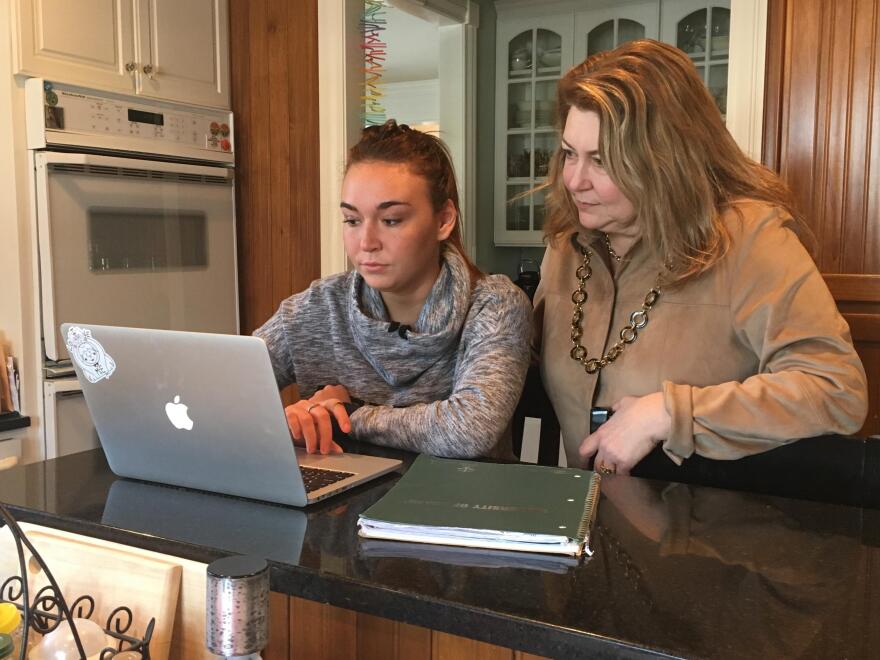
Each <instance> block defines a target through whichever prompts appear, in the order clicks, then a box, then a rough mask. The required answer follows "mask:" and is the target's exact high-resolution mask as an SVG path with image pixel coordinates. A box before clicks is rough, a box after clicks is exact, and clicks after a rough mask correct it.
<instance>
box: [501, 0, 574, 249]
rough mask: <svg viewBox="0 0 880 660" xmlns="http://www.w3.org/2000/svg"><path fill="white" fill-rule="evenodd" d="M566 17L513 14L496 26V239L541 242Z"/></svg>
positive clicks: (568, 61) (568, 57)
mask: <svg viewBox="0 0 880 660" xmlns="http://www.w3.org/2000/svg"><path fill="white" fill-rule="evenodd" d="M571 38H572V32H571V22H570V19H566V18H565V17H558V18H555V19H554V18H550V19H542V18H538V17H536V18H534V19H513V20H509V21H505V22H504V23H502V21H501V20H499V23H498V32H497V44H498V48H497V60H496V68H495V75H496V106H495V115H496V116H495V140H496V154H497V156H498V158H497V160H496V165H495V244H496V245H536V244H537V245H540V243H541V235H542V229H543V226H544V204H543V195H541V194H539V193H538V194H528V193H529V191H531V190H533V189H535V188H536V187H537V186H539V185H540V184H541V183H543V182H544V180H545V178H546V176H547V168H548V167H549V164H550V157H551V156H552V154H553V152H554V151H555V150H556V144H557V136H556V116H555V114H554V108H555V106H556V83H557V81H558V80H559V77H560V76H561V75H562V73H563V72H564V71H566V70H567V69H569V68H570V67H571V65H572V44H571Z"/></svg>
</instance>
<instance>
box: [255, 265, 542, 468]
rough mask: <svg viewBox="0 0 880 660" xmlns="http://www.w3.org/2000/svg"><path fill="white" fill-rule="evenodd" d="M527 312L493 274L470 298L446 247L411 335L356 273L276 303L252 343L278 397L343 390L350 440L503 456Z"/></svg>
mask: <svg viewBox="0 0 880 660" xmlns="http://www.w3.org/2000/svg"><path fill="white" fill-rule="evenodd" d="M530 332H531V307H530V305H529V301H528V298H526V296H525V294H523V293H522V291H520V290H519V289H518V288H517V287H516V286H514V284H513V283H512V282H511V281H510V280H509V279H507V278H506V277H504V276H501V275H491V276H486V277H483V278H481V279H480V280H479V281H478V282H477V283H476V286H475V287H474V288H473V290H472V289H471V286H470V279H469V277H468V271H467V266H466V264H465V262H464V260H463V259H462V258H461V257H460V256H459V255H458V253H457V252H456V251H455V250H454V249H451V248H447V249H445V250H444V252H443V264H442V267H441V269H440V275H439V276H438V277H437V281H436V282H435V283H434V286H433V288H432V289H431V292H430V293H429V294H428V298H427V300H426V301H425V305H424V307H423V308H422V311H421V313H420V314H419V318H418V320H417V321H416V323H415V325H414V326H413V327H411V328H407V327H406V326H404V327H399V326H398V324H396V323H392V322H390V319H389V318H388V312H387V310H386V309H385V304H384V302H383V301H382V296H381V294H380V293H379V292H378V291H376V290H374V289H372V288H371V287H369V286H368V285H367V284H366V282H364V279H363V278H362V277H361V276H360V275H359V274H358V273H357V272H354V271H352V272H347V273H341V274H339V275H332V276H330V277H327V278H324V279H322V280H317V281H315V282H313V283H312V285H311V286H310V287H309V288H308V289H307V290H305V291H303V292H302V293H298V294H296V295H293V296H291V297H290V298H288V299H287V300H285V301H284V302H282V303H281V306H280V307H279V308H278V311H277V312H276V313H275V314H274V315H273V316H272V318H270V319H269V320H268V321H267V322H266V323H265V324H264V325H263V326H262V327H261V328H259V329H258V330H257V331H256V332H255V333H254V334H255V335H256V336H258V337H261V338H263V340H264V341H265V342H266V344H267V346H268V348H269V355H270V357H271V360H272V367H273V369H274V370H275V377H276V379H277V381H278V385H279V387H284V386H286V385H289V384H290V383H294V382H295V383H297V384H298V386H299V391H300V395H301V396H303V397H309V396H311V395H312V394H314V393H315V392H316V391H317V390H319V389H321V388H322V387H324V386H325V385H335V384H341V385H344V386H345V387H346V388H347V389H348V391H349V393H350V394H351V396H352V397H354V398H357V399H361V400H363V401H365V402H366V404H365V405H363V406H361V407H360V408H358V409H357V410H356V411H355V412H354V413H353V414H352V416H351V422H352V435H353V436H354V437H356V438H358V439H360V440H367V441H369V442H372V443H374V444H379V445H385V446H389V447H399V448H402V449H408V450H411V451H418V452H424V453H430V454H433V455H435V456H449V457H453V456H454V457H476V456H502V455H509V446H508V445H507V442H506V441H507V437H506V435H505V433H504V431H505V429H506V428H507V425H508V423H509V421H510V417H511V415H512V414H513V409H514V408H515V406H516V403H517V400H518V399H519V396H520V394H521V392H522V386H523V382H524V379H525V373H526V369H527V367H528V363H529V339H530Z"/></svg>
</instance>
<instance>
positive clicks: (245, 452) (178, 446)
mask: <svg viewBox="0 0 880 660" xmlns="http://www.w3.org/2000/svg"><path fill="white" fill-rule="evenodd" d="M61 334H62V337H63V338H64V340H65V343H66V344H67V347H68V350H69V351H70V356H71V361H72V362H73V366H74V369H75V370H76V375H77V377H78V378H79V382H80V384H81V385H82V390H83V394H84V395H85V399H86V404H87V405H88V408H89V412H90V413H91V415H92V420H93V421H94V423H95V429H96V430H97V431H98V436H99V438H100V439H101V445H102V446H103V448H104V453H105V454H106V456H107V462H108V463H109V464H110V469H111V470H113V472H115V473H116V474H118V475H119V476H123V477H133V478H135V479H143V480H146V481H157V482H160V483H165V484H173V485H176V486H186V487H189V488H198V489H201V490H207V491H213V492H218V493H226V494H229V495H238V496H241V497H249V498H253V499H258V500H266V501H269V502H278V503H281V504H292V505H294V506H305V505H306V504H310V503H312V502H317V501H318V500H322V499H324V498H326V497H329V496H331V495H335V494H336V493H338V492H341V491H344V490H347V489H349V488H351V487H353V486H356V485H358V484H360V483H363V482H364V481H367V480H369V479H372V478H374V477H377V476H379V475H381V474H385V473H387V472H391V471H392V470H394V469H396V468H397V467H398V466H399V465H400V463H401V462H400V461H397V460H391V459H386V458H378V457H373V456H362V455H358V454H350V453H346V454H336V455H328V456H322V455H320V454H307V453H306V451H305V450H304V449H302V448H299V447H294V445H293V442H292V440H291V436H290V431H289V430H288V427H287V420H286V418H285V416H284V410H283V407H282V404H281V397H280V395H279V393H278V386H277V385H276V383H275V377H274V375H273V373H272V366H271V363H270V362H269V352H268V350H267V349H266V345H265V344H264V343H263V340H262V339H258V338H256V337H243V336H239V335H216V334H207V333H200V332H177V331H171V330H149V329H140V328H120V327H113V326H101V325H88V324H81V323H80V324H76V323H64V324H62V326H61Z"/></svg>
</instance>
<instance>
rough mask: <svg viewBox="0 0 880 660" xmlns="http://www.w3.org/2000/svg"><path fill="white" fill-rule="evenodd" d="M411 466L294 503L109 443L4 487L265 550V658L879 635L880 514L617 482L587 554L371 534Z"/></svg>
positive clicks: (219, 547) (126, 529) (557, 653)
mask: <svg viewBox="0 0 880 660" xmlns="http://www.w3.org/2000/svg"><path fill="white" fill-rule="evenodd" d="M376 452H377V453H385V454H386V455H393V456H398V457H401V458H403V459H404V460H405V462H406V463H407V464H408V463H409V462H410V461H411V460H412V456H410V455H406V454H402V453H399V452H387V450H386V451H384V452H383V451H382V450H376ZM255 478H258V477H255ZM396 478H397V477H396V476H395V475H389V476H386V477H383V478H381V479H379V480H377V481H375V482H373V483H371V484H367V485H364V486H361V487H359V488H356V489H354V490H352V491H349V492H347V493H344V494H342V495H339V496H337V497H334V498H331V499H329V500H326V501H324V502H321V503H319V504H317V505H314V506H311V507H308V508H307V509H295V508H291V507H284V506H277V505H272V504H264V503H260V502H255V501H250V500H242V499H238V498H232V497H225V496H220V495H214V494H209V493H203V492H196V491H191V490H186V489H179V488H173V487H168V486H161V485H157V484H149V483H144V482H139V481H134V480H129V479H122V478H119V477H116V476H115V475H114V474H113V473H112V472H111V471H110V469H109V468H108V466H107V463H106V460H105V459H104V455H103V452H102V451H100V450H94V451H88V452H83V453H80V454H74V455H70V456H66V457H63V458H60V459H55V460H50V461H45V462H42V463H36V464H32V465H26V466H19V467H15V468H12V469H10V470H7V471H4V472H2V473H0V502H3V503H5V504H7V505H8V507H9V508H10V510H11V511H12V512H13V514H14V515H15V516H16V517H17V518H18V519H19V520H21V521H26V522H30V523H35V524H38V525H42V526H46V527H52V528H56V529H61V530H66V531H68V532H75V533H78V534H82V535H86V536H89V537H92V538H96V539H103V540H105V541H111V542H117V543H122V544H125V545H128V546H134V547H137V548H142V549H146V550H151V551H155V552H160V553H163V554H167V555H174V556H178V557H183V558H186V559H189V560H194V561H197V562H205V563H207V562H210V561H212V560H214V559H216V558H219V557H222V556H226V555H229V554H252V555H257V556H260V557H264V558H266V559H267V560H269V562H270V565H271V567H272V570H271V587H272V590H273V592H275V594H273V600H272V607H273V616H272V618H273V635H274V637H273V644H272V650H271V651H270V652H267V653H266V654H264V657H265V658H267V659H268V658H272V657H288V653H290V654H291V657H300V656H298V655H297V653H301V654H305V655H306V657H311V658H321V657H327V658H336V657H339V658H345V657H377V658H379V657H388V658H390V657H400V658H420V657H423V658H430V657H434V658H438V657H475V656H476V655H478V654H479V655H480V657H493V658H494V657H498V658H513V657H516V658H524V657H528V656H529V654H534V655H538V656H545V657H561V658H569V657H635V656H638V657H643V656H657V655H661V656H680V657H712V658H726V657H820V656H821V657H848V658H860V657H865V658H867V657H876V650H877V649H878V648H880V626H877V625H876V622H877V621H878V620H880V548H878V545H880V543H878V540H880V521H878V511H876V510H872V509H863V508H859V507H853V506H840V505H831V504H824V503H816V502H808V501H804V500H795V499H787V498H780V497H772V496H764V495H755V494H748V493H740V492H734V491H729V490H722V489H716V488H709V487H702V486H687V485H683V484H675V483H669V482H658V481H650V480H645V479H637V478H630V477H608V478H605V479H604V480H603V484H602V496H601V499H600V503H599V508H598V513H597V521H596V524H595V526H594V528H593V541H592V549H593V555H592V556H591V557H589V558H586V559H585V560H581V561H575V560H573V559H568V558H564V557H556V558H553V557H546V556H537V555H529V554H517V553H500V552H490V551H482V550H475V551H471V550H464V549H455V548H449V547H438V546H422V545H418V544H402V543H391V542H379V541H366V540H363V539H359V538H358V536H357V532H356V524H355V523H356V520H357V516H358V514H359V513H360V512H361V511H363V510H364V509H366V508H367V507H368V506H370V505H371V504H372V503H373V502H375V501H376V500H378V499H379V498H380V497H381V496H382V495H383V494H384V493H385V492H387V491H388V489H389V488H390V487H391V486H392V485H393V484H394V483H395V481H396ZM279 636H280V637H281V638H282V639H279Z"/></svg>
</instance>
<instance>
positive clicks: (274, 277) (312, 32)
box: [230, 0, 321, 333]
mask: <svg viewBox="0 0 880 660" xmlns="http://www.w3.org/2000/svg"><path fill="white" fill-rule="evenodd" d="M317 7H318V5H317V0H230V22H231V26H230V39H231V43H230V59H231V66H230V71H231V88H232V109H233V112H234V114H235V150H236V217H237V223H238V259H239V264H238V265H239V297H240V307H241V329H242V332H243V333H250V332H252V331H253V330H254V329H255V328H257V327H259V326H260V325H261V324H262V323H263V322H264V321H265V320H266V319H267V318H268V317H269V316H270V315H271V314H272V313H273V312H274V311H275V310H276V309H277V307H278V304H279V303H280V302H281V301H282V300H283V299H284V298H287V297H288V296H290V295H291V294H293V293H296V292H298V291H302V290H303V289H305V288H306V287H307V286H308V285H309V283H310V282H311V281H312V280H314V279H316V278H318V277H319V276H320V272H321V268H320V238H319V231H320V220H319V205H320V199H319V189H318V185H319V181H318V163H319V157H318V73H317V72H318V34H317V29H318V27H317V23H318V22H317Z"/></svg>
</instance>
